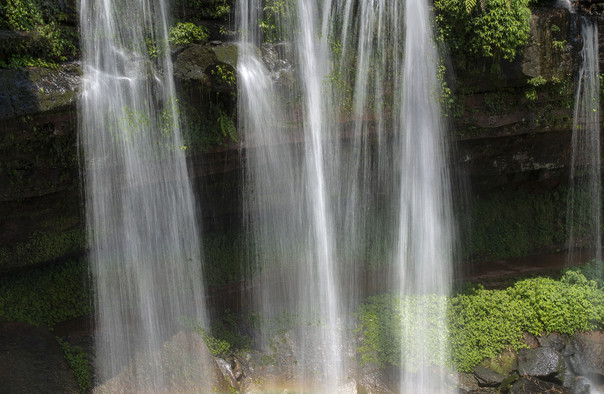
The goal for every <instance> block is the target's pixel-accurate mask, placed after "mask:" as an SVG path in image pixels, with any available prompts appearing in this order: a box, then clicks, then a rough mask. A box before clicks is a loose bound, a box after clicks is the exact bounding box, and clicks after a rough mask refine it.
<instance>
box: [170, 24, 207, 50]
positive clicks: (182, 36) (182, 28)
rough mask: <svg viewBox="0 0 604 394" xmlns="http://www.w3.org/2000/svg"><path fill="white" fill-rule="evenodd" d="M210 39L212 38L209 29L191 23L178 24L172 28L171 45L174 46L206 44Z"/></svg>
mask: <svg viewBox="0 0 604 394" xmlns="http://www.w3.org/2000/svg"><path fill="white" fill-rule="evenodd" d="M208 38H210V33H209V32H208V29H206V28H205V27H203V26H197V25H195V24H194V23H191V22H185V23H183V22H178V24H177V25H176V26H174V27H171V28H170V44H172V45H187V44H193V43H196V42H205V41H207V40H208Z"/></svg>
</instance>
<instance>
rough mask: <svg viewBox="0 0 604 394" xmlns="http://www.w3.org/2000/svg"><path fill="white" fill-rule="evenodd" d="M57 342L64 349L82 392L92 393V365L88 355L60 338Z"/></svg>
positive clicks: (80, 348)
mask: <svg viewBox="0 0 604 394" xmlns="http://www.w3.org/2000/svg"><path fill="white" fill-rule="evenodd" d="M57 341H58V342H59V344H60V345H61V347H62V348H63V354H64V355H65V359H66V360H67V363H68V364H69V367H70V368H71V370H72V371H73V374H74V375H75V378H76V380H77V381H78V385H79V386H80V392H82V393H88V392H90V389H91V388H92V381H91V379H90V370H91V365H90V363H89V362H88V355H87V354H86V352H84V349H82V347H80V346H72V345H70V344H69V343H68V342H66V341H64V340H62V339H61V338H59V337H57Z"/></svg>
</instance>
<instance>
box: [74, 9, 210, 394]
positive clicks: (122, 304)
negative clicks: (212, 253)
mask: <svg viewBox="0 0 604 394" xmlns="http://www.w3.org/2000/svg"><path fill="white" fill-rule="evenodd" d="M166 7H167V5H166V4H165V3H164V1H163V0H140V1H131V0H82V2H81V24H80V26H81V29H82V31H81V34H82V53H83V67H84V82H83V95H82V99H81V102H80V110H81V115H80V127H81V131H80V143H81V147H82V150H83V166H84V171H83V172H84V183H85V198H86V200H85V201H86V222H87V231H88V238H89V248H90V263H91V272H92V278H93V282H94V286H95V287H94V295H95V316H96V327H95V329H96V332H95V351H96V355H95V360H96V365H95V368H96V374H97V377H98V381H99V383H101V384H102V383H105V382H107V381H108V380H109V379H111V378H113V377H115V376H116V375H118V374H121V375H122V377H123V378H122V380H121V383H119V384H120V385H121V387H120V389H121V390H126V391H135V392H153V391H165V390H169V389H183V388H190V387H193V386H191V384H197V383H198V382H193V381H183V380H182V379H180V378H179V376H181V377H182V376H183V374H180V375H179V366H178V365H177V363H176V364H175V362H176V357H175V359H174V360H169V359H166V355H165V353H161V352H160V350H161V349H162V346H164V343H165V341H167V340H168V339H170V337H171V336H173V335H174V334H176V333H177V332H178V331H179V330H182V326H181V323H182V319H183V318H187V319H195V320H196V321H199V322H200V324H204V323H205V320H206V317H205V306H204V299H203V296H204V292H203V288H202V272H201V255H200V238H199V231H198V228H197V219H196V214H195V212H196V209H195V201H194V197H193V193H192V190H191V183H190V180H189V176H188V171H187V166H186V161H185V155H184V151H183V149H181V147H182V145H183V142H182V137H181V133H180V126H179V119H178V111H177V108H176V99H175V89H174V82H173V78H172V63H171V59H170V50H169V45H168V40H167V34H168V26H167V9H166ZM133 21H135V22H134V23H133ZM149 45H155V47H156V48H158V53H157V57H156V58H153V57H152V56H151V53H149V51H148V48H149ZM199 357H202V356H201V355H199V354H197V353H195V351H194V349H186V348H185V349H181V350H179V352H178V359H181V360H188V361H186V362H192V360H195V359H198V358H199ZM183 362H185V361H183ZM125 371H127V372H125ZM124 375H125V376H124ZM201 375H203V373H201ZM201 379H204V377H203V376H201ZM194 380H195V379H194ZM195 387H200V386H195ZM111 390H113V389H111V388H109V391H111Z"/></svg>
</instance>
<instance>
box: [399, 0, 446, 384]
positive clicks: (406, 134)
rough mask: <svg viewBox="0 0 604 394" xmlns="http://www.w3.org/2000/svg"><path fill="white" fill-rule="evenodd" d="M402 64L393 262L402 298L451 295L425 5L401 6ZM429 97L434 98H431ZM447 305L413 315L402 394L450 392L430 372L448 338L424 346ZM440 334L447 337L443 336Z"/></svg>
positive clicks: (433, 57)
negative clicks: (416, 363)
mask: <svg viewBox="0 0 604 394" xmlns="http://www.w3.org/2000/svg"><path fill="white" fill-rule="evenodd" d="M405 26H406V29H405V36H406V44H405V60H404V69H403V82H402V84H403V91H402V111H401V113H400V115H399V117H398V119H399V121H400V124H399V126H398V128H399V130H400V131H401V132H400V134H399V135H400V136H401V141H400V142H399V144H400V145H398V146H399V147H400V149H401V152H402V154H403V160H402V163H401V166H402V167H401V174H402V181H401V189H402V190H401V200H400V201H401V203H400V207H401V211H400V222H399V242H398V251H397V262H398V267H400V271H399V272H400V278H399V280H400V284H401V293H402V294H403V295H407V296H413V295H417V294H436V295H439V296H443V295H446V294H448V293H449V288H450V281H451V263H452V243H451V235H452V231H453V228H452V220H451V216H450V215H451V201H450V200H451V192H450V186H449V176H448V174H447V171H446V169H447V167H446V164H447V163H446V161H445V152H444V143H445V139H444V133H443V132H444V127H443V124H442V120H441V114H440V107H439V101H438V97H440V96H439V95H438V93H437V92H439V91H440V90H439V83H438V79H437V74H436V72H437V67H438V65H439V60H438V53H437V51H436V48H435V44H434V42H433V39H432V34H431V29H432V25H431V23H430V19H429V11H428V6H427V4H426V3H425V2H424V1H422V0H415V1H407V5H406V7H405ZM435 94H437V96H436V97H435ZM445 305H446V304H445V303H444V302H443V301H442V299H441V301H440V302H439V301H438V298H436V299H435V301H434V305H433V308H434V309H435V311H434V315H433V316H430V317H429V316H428V313H427V312H426V311H425V310H421V309H420V308H411V309H410V310H409V312H408V313H409V314H410V315H411V321H415V322H416V327H415V329H414V330H413V332H406V333H404V336H406V337H407V339H406V340H405V341H404V342H406V343H407V346H404V347H403V356H402V358H403V360H413V359H414V358H415V359H417V358H418V354H421V356H420V357H419V361H420V362H419V365H420V366H419V367H418V371H417V373H411V372H410V370H411V364H410V363H407V364H406V365H405V364H403V382H404V383H403V387H404V391H405V392H448V391H451V388H450V387H447V385H446V384H445V382H444V381H443V380H442V379H441V380H439V379H434V378H435V375H436V376H438V374H435V373H434V371H430V370H428V368H427V366H428V365H430V362H436V364H438V365H444V361H445V360H446V358H447V348H448V346H447V341H446V335H442V336H437V337H436V338H438V341H437V343H436V346H435V347H434V345H433V344H430V343H429V342H428V341H427V335H426V334H427V333H429V332H430V329H431V327H433V326H434V321H432V320H431V319H434V320H435V321H436V323H437V324H436V325H437V326H441V325H442V324H443V322H444V321H445V312H446V311H445ZM443 334H446V333H443Z"/></svg>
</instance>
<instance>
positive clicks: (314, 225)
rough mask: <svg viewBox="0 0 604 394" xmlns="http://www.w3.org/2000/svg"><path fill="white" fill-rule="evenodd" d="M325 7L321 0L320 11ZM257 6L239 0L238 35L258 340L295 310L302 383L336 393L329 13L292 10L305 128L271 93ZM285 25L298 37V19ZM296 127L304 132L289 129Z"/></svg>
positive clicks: (339, 373) (338, 357) (339, 370)
mask: <svg viewBox="0 0 604 394" xmlns="http://www.w3.org/2000/svg"><path fill="white" fill-rule="evenodd" d="M285 7H287V6H286V5H285ZM329 8H330V7H329V2H326V4H324V10H329ZM259 10H261V5H260V2H256V1H249V2H247V1H241V2H239V16H240V21H239V26H240V27H241V31H242V32H243V37H242V43H241V53H240V59H239V63H238V64H239V65H238V74H239V86H240V93H239V97H240V101H239V114H240V119H241V124H240V126H241V129H242V130H243V132H244V135H245V139H246V145H247V146H248V149H249V153H248V154H247V163H246V168H247V170H248V174H247V175H246V184H247V190H248V194H249V196H250V202H249V204H248V207H247V211H248V217H249V218H250V219H249V220H250V225H251V228H250V230H251V232H252V233H253V234H254V241H255V244H256V245H257V246H258V248H257V251H256V254H255V258H256V259H257V262H258V264H257V265H258V266H259V268H260V274H258V275H257V276H256V278H255V280H254V282H255V284H254V285H253V286H252V287H253V288H254V289H257V290H256V291H255V292H254V293H253V294H252V297H253V298H254V299H255V302H256V305H257V307H258V309H259V310H260V312H261V314H262V316H263V317H264V318H265V319H266V320H267V323H266V324H265V326H264V329H263V331H264V337H263V338H262V341H261V342H263V343H264V345H265V346H267V345H268V343H269V342H270V341H271V340H274V338H271V335H272V334H274V332H272V331H271V330H270V325H271V324H272V323H270V322H269V321H274V320H277V319H279V318H280V317H282V316H283V315H284V314H291V315H293V316H294V320H295V323H294V326H295V328H294V329H293V331H294V333H295V342H296V345H295V348H296V359H297V372H296V380H298V384H301V385H303V386H307V387H312V386H314V387H320V389H321V390H325V391H332V392H334V391H335V390H337V386H338V384H339V383H341V382H342V381H343V365H342V350H341V342H342V341H341V338H340V334H339V323H340V318H341V310H340V305H339V303H340V295H339V290H338V285H337V283H336V273H335V262H334V257H335V255H334V239H333V227H332V224H331V217H330V207H329V204H330V202H329V201H328V193H329V191H328V185H327V181H326V177H327V172H328V171H329V170H328V169H327V168H326V167H327V164H326V162H325V157H326V148H325V146H324V139H325V137H326V136H327V135H328V133H329V132H331V131H330V130H329V129H328V127H327V125H329V124H331V121H329V120H328V117H329V116H330V112H329V107H328V106H329V103H327V102H326V96H325V94H324V84H323V82H324V78H325V76H326V74H327V73H328V71H329V56H328V52H327V46H326V45H327V42H326V38H323V39H319V38H318V37H321V32H322V30H323V31H324V30H325V29H326V28H327V18H328V16H323V15H325V14H324V10H321V9H319V8H318V4H317V3H315V2H314V1H309V2H298V4H297V7H292V8H289V9H288V12H289V13H291V14H290V15H295V16H296V18H295V23H296V26H297V27H298V28H299V31H297V32H296V35H297V36H298V37H297V39H295V40H293V43H292V44H293V50H292V51H290V53H289V54H288V55H289V57H288V58H287V62H290V63H295V64H297V71H298V72H299V74H298V75H296V79H297V86H298V89H299V92H300V94H301V95H302V97H303V99H302V102H301V111H302V114H303V115H302V118H303V121H302V125H300V126H295V127H293V128H294V129H295V130H292V129H291V128H292V127H290V130H288V127H286V126H285V124H286V122H285V118H286V116H285V114H286V109H285V108H282V107H281V106H280V102H288V101H289V100H279V98H278V97H287V96H289V98H290V99H291V98H292V97H294V94H291V92H290V93H288V92H284V91H279V92H277V90H278V89H276V88H275V86H274V85H275V82H274V81H272V80H270V78H269V72H268V70H267V68H266V67H265V65H264V64H263V62H262V59H261V58H260V57H259V51H258V50H257V49H256V48H257V47H259V46H260V41H259V33H258V31H257V30H256V29H257V26H255V24H256V21H257V20H258V15H259ZM317 21H319V23H317ZM321 21H323V23H321ZM277 23H279V21H277ZM284 30H286V31H288V34H289V35H290V37H293V36H294V34H293V32H294V26H287V27H285V28H284ZM323 37H327V35H326V34H323ZM298 133H300V134H301V138H299V137H296V136H295V135H297V134H298Z"/></svg>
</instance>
